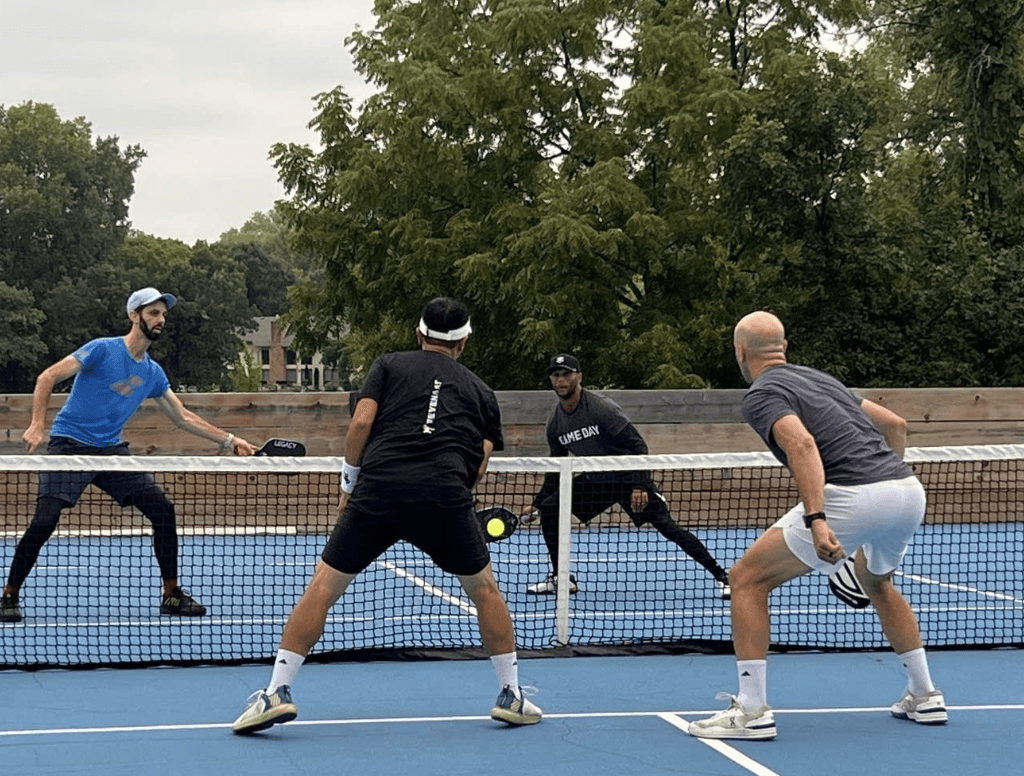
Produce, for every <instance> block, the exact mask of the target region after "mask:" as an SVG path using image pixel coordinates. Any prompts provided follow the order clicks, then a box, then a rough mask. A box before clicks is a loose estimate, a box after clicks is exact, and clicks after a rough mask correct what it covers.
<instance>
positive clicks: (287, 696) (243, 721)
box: [231, 684, 299, 736]
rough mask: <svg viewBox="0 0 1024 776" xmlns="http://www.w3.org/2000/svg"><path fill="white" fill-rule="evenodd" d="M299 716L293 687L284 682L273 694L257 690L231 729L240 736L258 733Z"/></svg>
mask: <svg viewBox="0 0 1024 776" xmlns="http://www.w3.org/2000/svg"><path fill="white" fill-rule="evenodd" d="M297 716H299V709H298V707H297V706H296V705H295V704H294V703H292V691H291V688H290V687H289V686H288V685H286V684H282V685H281V686H280V687H278V688H277V689H276V690H275V691H274V692H273V693H272V694H271V695H267V693H266V691H265V690H257V691H256V692H254V693H253V694H252V695H250V696H249V699H248V700H247V701H246V706H245V711H243V712H242V714H241V716H240V717H239V718H238V719H236V720H235V723H234V724H233V725H232V726H231V730H232V731H233V732H235V733H237V734H238V735H240V736H244V735H248V734H249V733H258V732H259V731H260V730H266V729H267V728H269V727H273V726H274V725H278V724H280V723H282V722H291V721H292V720H293V719H295V718H296V717H297Z"/></svg>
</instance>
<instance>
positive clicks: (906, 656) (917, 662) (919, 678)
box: [897, 647, 935, 695]
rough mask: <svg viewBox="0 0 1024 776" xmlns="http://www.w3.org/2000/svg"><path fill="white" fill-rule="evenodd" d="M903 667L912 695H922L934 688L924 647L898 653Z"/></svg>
mask: <svg viewBox="0 0 1024 776" xmlns="http://www.w3.org/2000/svg"><path fill="white" fill-rule="evenodd" d="M897 657H899V659H900V662H901V663H903V668H904V669H906V672H907V689H908V690H910V692H911V693H913V694H914V695H924V694H925V693H929V692H931V691H932V690H934V689H935V685H934V684H932V675H931V673H930V672H929V670H928V656H927V655H926V654H925V651H924V647H919V648H918V649H912V650H910V651H909V652H904V653H903V654H902V655H898V656H897Z"/></svg>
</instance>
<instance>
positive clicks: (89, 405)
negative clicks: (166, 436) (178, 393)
mask: <svg viewBox="0 0 1024 776" xmlns="http://www.w3.org/2000/svg"><path fill="white" fill-rule="evenodd" d="M72 355H73V356H74V357H75V358H76V359H77V360H78V361H79V362H80V363H81V364H82V370H81V371H80V372H79V373H78V374H77V375H75V382H74V383H73V384H72V386H71V394H70V395H69V396H68V399H67V401H66V402H64V406H63V407H61V409H60V411H59V412H58V413H57V417H56V418H54V421H53V428H52V429H51V430H50V436H64V437H70V438H71V439H75V440H77V441H79V442H82V443H84V444H87V445H95V446H96V447H112V446H114V445H116V444H120V442H121V432H122V431H123V430H124V427H125V424H126V423H127V422H128V421H129V420H130V419H131V417H132V415H134V414H135V411H136V410H138V408H139V405H140V404H142V402H143V401H145V400H146V399H155V398H158V397H160V396H163V395H164V393H166V392H167V390H168V389H169V388H170V387H171V384H170V383H169V382H168V380H167V375H165V374H164V370H163V369H162V368H161V367H160V365H159V364H158V363H156V361H154V360H153V359H151V358H150V357H149V354H148V353H147V354H145V355H144V356H143V358H142V360H141V361H136V360H135V359H134V358H132V356H131V354H130V353H129V352H128V346H127V345H126V344H125V342H124V338H123V337H102V338H100V339H94V340H92V341H91V342H87V343H86V344H84V345H83V346H82V347H80V348H79V349H78V350H76V351H75V352H74V353H72Z"/></svg>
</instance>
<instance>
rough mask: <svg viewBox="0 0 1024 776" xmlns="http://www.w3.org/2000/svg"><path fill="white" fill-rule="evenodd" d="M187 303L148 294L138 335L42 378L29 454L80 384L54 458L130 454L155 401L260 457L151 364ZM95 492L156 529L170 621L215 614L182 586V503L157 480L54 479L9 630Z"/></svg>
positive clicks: (58, 427) (57, 435)
mask: <svg viewBox="0 0 1024 776" xmlns="http://www.w3.org/2000/svg"><path fill="white" fill-rule="evenodd" d="M176 301H177V300H176V299H175V297H174V296H173V295H172V294H162V293H160V292H159V291H157V290H156V289H155V288H142V289H139V290H138V291H136V292H134V293H133V294H132V295H131V296H130V297H129V298H128V304H127V306H126V309H127V312H128V319H129V320H130V321H131V324H132V328H131V331H129V332H128V333H127V334H126V335H125V336H123V337H105V338H101V339H95V340H92V341H91V342H88V343H86V344H85V345H83V346H82V347H80V348H79V349H78V350H76V351H75V352H74V353H72V354H71V355H70V356H66V357H65V358H63V359H61V360H60V361H58V362H57V363H56V364H54V365H52V366H51V367H49V368H48V369H46V370H45V371H43V372H42V374H40V375H39V377H38V378H37V379H36V387H35V391H34V392H33V394H32V421H31V423H30V424H29V427H28V429H26V431H25V433H24V434H22V439H23V440H24V442H25V447H26V450H27V451H28V452H29V453H30V454H31V453H34V452H35V451H36V449H37V448H38V447H39V445H41V444H42V442H43V439H44V438H45V437H46V409H47V405H48V404H49V400H50V396H51V394H52V393H53V389H54V387H55V386H56V385H57V384H58V383H61V382H63V381H64V380H68V379H71V378H72V377H74V378H75V381H74V383H73V384H72V386H71V393H70V395H69V396H68V398H67V401H65V402H64V406H63V407H61V409H60V410H59V411H58V413H57V416H56V418H54V421H53V427H52V428H51V430H50V441H49V444H48V445H47V447H46V452H47V453H49V454H53V455H128V454H129V452H128V443H127V442H123V441H121V433H122V431H123V430H124V427H125V424H126V423H127V422H128V421H129V420H130V419H131V417H132V415H134V414H135V412H136V410H138V408H139V405H140V404H142V402H143V401H145V400H146V399H153V400H154V401H156V404H157V406H158V407H159V408H160V409H161V410H163V412H164V413H165V414H166V415H167V416H168V417H169V418H170V419H171V420H172V421H173V422H174V424H175V425H176V426H178V427H180V428H183V429H184V430H186V431H189V432H191V433H193V434H196V435H197V436H201V437H203V438H204V439H208V440H210V441H211V442H216V443H217V444H218V445H220V447H221V448H222V449H225V450H227V449H231V450H232V451H233V452H235V453H236V454H238V455H252V454H253V453H254V452H255V449H254V448H253V446H252V445H250V444H249V443H248V442H246V441H245V440H244V439H241V438H239V437H236V436H235V435H234V434H229V433H227V432H226V431H222V430H220V429H219V428H217V427H216V426H213V425H211V424H209V423H207V422H206V421H205V420H203V419H202V418H200V417H199V416H198V415H196V414H195V413H194V412H191V411H190V410H188V409H186V408H185V407H184V406H183V405H182V403H181V401H180V400H179V399H178V397H177V396H176V395H175V393H174V391H172V390H171V386H170V383H169V382H168V380H167V376H166V375H165V374H164V370H163V369H161V368H160V365H159V364H157V363H156V362H155V361H153V359H151V358H150V357H149V353H148V352H147V351H148V350H149V346H150V345H152V344H153V342H155V341H156V340H157V339H158V338H159V337H160V334H161V332H162V331H163V326H164V321H165V318H166V316H167V311H168V310H169V309H170V308H172V307H174V305H175V302H176ZM90 484H93V485H95V486H96V487H98V488H100V489H101V490H103V491H104V492H106V493H107V494H109V495H110V496H111V497H112V498H113V499H114V500H115V501H116V502H117V503H118V504H120V505H121V506H122V507H127V506H134V507H136V508H137V509H139V510H140V511H141V512H142V514H143V515H145V516H146V518H147V519H148V520H149V521H150V523H151V524H152V525H153V552H154V554H155V555H156V560H157V565H158V566H159V567H160V578H161V580H162V592H161V596H160V613H161V614H166V615H172V616H179V617H197V616H201V615H204V614H206V607H205V606H203V605H202V604H200V603H199V602H198V601H196V600H195V599H194V598H192V596H191V595H189V594H188V592H187V591H185V590H182V588H181V586H180V585H179V584H178V532H177V520H176V518H175V513H174V505H173V504H172V503H171V501H170V499H168V498H167V494H166V493H165V492H164V490H163V488H161V487H160V486H159V485H158V484H157V482H156V479H155V478H154V477H153V475H152V474H150V473H148V472H146V473H143V472H93V471H72V472H57V471H45V472H40V474H39V490H38V495H37V497H36V511H35V515H34V516H33V518H32V522H31V523H30V524H29V526H28V528H27V529H26V531H25V534H24V535H23V536H22V537H21V540H20V541H19V542H18V546H17V547H16V548H15V550H14V559H13V560H12V561H11V569H10V573H9V574H8V577H7V584H6V585H5V586H4V591H3V596H2V598H0V622H19V621H21V619H22V617H23V614H22V610H21V603H20V592H21V587H22V585H23V584H24V582H25V579H26V578H27V577H28V575H29V572H31V571H32V568H33V567H34V566H35V564H36V560H37V559H38V557H39V552H40V550H41V549H42V548H43V545H44V544H45V543H46V541H47V539H49V538H50V536H51V535H52V534H53V532H54V530H55V529H56V527H57V523H58V522H59V521H60V513H61V511H62V510H64V509H69V508H70V507H73V506H74V505H75V504H77V503H78V500H79V499H80V498H81V496H82V492H83V491H84V490H85V488H86V487H87V486H88V485H90Z"/></svg>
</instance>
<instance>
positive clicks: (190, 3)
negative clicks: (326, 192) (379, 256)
mask: <svg viewBox="0 0 1024 776" xmlns="http://www.w3.org/2000/svg"><path fill="white" fill-rule="evenodd" d="M374 21H375V19H374V16H373V0H205V1H204V0H176V1H175V2H173V3H168V2H163V1H162V0H153V2H138V1H137V0H86V2H82V0H2V6H0V104H2V105H4V106H11V105H20V104H22V103H24V102H26V101H28V100H31V101H33V102H43V103H49V104H51V105H53V106H54V107H55V108H56V109H57V112H58V113H59V114H60V117H61V118H62V119H64V120H67V119H72V118H74V117H76V116H84V117H85V118H86V119H88V120H89V121H90V122H91V123H92V128H93V139H94V141H95V138H97V137H107V136H110V135H116V136H117V137H118V138H119V139H120V145H121V147H122V148H124V147H126V146H128V145H140V146H142V148H144V149H145V150H146V152H147V154H148V156H147V158H146V159H144V160H143V161H142V165H141V167H140V168H139V170H138V172H137V173H136V177H135V195H134V196H133V197H132V200H131V205H130V218H131V221H132V226H133V227H134V228H135V229H138V230H140V231H143V232H146V233H148V234H153V235H157V236H159V237H171V238H175V239H179V240H182V241H184V242H186V243H188V244H190V245H191V244H192V243H194V242H195V241H196V240H206V241H208V242H213V241H215V240H216V239H217V238H218V237H219V236H220V235H221V233H223V232H225V231H227V230H228V229H231V228H237V227H240V226H242V224H244V223H245V222H246V221H247V220H248V219H249V217H250V216H251V215H252V214H253V213H254V212H257V211H267V210H269V209H270V208H271V207H273V204H274V201H275V200H276V199H280V198H281V197H282V196H283V194H284V192H283V190H282V189H281V187H280V185H279V184H278V182H277V175H276V174H275V171H274V168H273V166H272V165H271V163H270V162H269V161H268V159H267V152H268V151H269V149H270V146H271V145H273V144H274V143H277V142H301V143H308V144H312V145H315V144H316V135H315V134H314V133H313V132H311V131H310V130H308V129H307V128H306V125H307V124H308V123H309V121H310V120H311V119H312V118H313V111H314V107H315V105H314V102H313V99H314V97H315V95H317V94H318V93H320V92H324V91H328V90H330V89H333V88H334V87H335V86H338V85H341V86H343V87H344V88H345V90H346V91H347V92H348V94H349V96H351V97H352V98H353V101H354V104H355V106H357V107H358V105H359V104H360V103H361V102H362V101H363V100H364V99H366V97H368V96H369V94H370V89H369V87H368V86H367V85H366V84H365V83H363V81H362V79H361V78H360V76H358V75H357V74H356V72H355V70H354V69H353V66H352V56H351V54H350V53H349V50H348V47H347V46H346V45H345V38H346V37H348V35H349V34H350V33H351V32H352V31H353V30H354V29H355V28H356V27H357V26H358V27H361V28H362V29H364V30H369V29H372V28H373V26H374Z"/></svg>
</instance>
